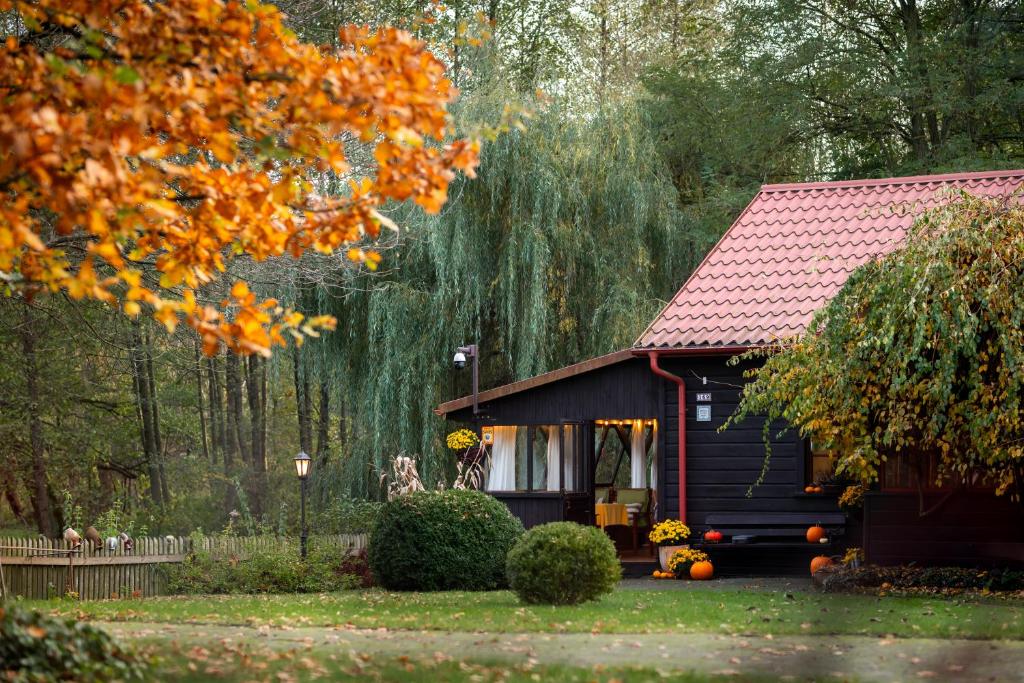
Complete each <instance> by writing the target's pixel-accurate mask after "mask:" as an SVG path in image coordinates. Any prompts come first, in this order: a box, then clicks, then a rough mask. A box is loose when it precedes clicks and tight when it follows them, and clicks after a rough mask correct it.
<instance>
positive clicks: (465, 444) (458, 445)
mask: <svg viewBox="0 0 1024 683" xmlns="http://www.w3.org/2000/svg"><path fill="white" fill-rule="evenodd" d="M447 443H448V448H450V449H452V450H453V451H464V450H466V449H468V448H472V447H473V446H476V445H477V444H478V443H480V439H479V438H477V435H476V434H475V433H474V432H472V431H470V430H468V429H458V430H456V431H454V432H452V433H451V434H449V435H448V439H447Z"/></svg>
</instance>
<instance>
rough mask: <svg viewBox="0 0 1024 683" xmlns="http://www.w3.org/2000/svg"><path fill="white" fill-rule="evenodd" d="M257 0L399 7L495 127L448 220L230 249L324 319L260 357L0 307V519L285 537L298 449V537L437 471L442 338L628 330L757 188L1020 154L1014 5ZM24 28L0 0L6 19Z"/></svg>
mask: <svg viewBox="0 0 1024 683" xmlns="http://www.w3.org/2000/svg"><path fill="white" fill-rule="evenodd" d="M276 4H278V5H279V6H280V7H281V8H282V9H283V10H284V11H285V12H286V13H287V15H288V17H289V21H290V24H291V26H292V28H293V29H294V30H295V31H296V33H297V34H298V35H299V36H300V37H302V38H303V39H305V40H308V41H310V42H315V43H318V44H323V43H331V42H333V41H335V40H337V28H338V27H339V26H341V25H344V24H349V23H356V24H369V25H384V24H389V25H398V26H402V27H405V28H408V29H409V30H411V31H413V32H414V33H415V34H416V35H418V36H419V37H421V38H423V39H425V40H427V41H428V42H429V43H430V44H431V45H432V46H433V48H434V50H435V53H436V54H437V55H439V56H440V57H442V58H443V59H444V60H445V62H446V63H447V64H448V66H449V73H450V77H451V78H452V80H454V81H455V83H456V84H457V85H458V87H459V88H460V89H461V93H462V94H461V96H460V98H459V100H458V101H457V103H456V106H455V107H454V110H453V115H454V118H455V122H456V124H457V127H458V128H459V130H460V131H462V132H471V131H474V130H477V129H478V128H480V127H482V126H490V125H493V124H494V123H495V122H498V121H513V122H516V125H512V126H510V127H509V130H508V131H507V132H505V133H503V134H501V135H499V136H498V137H497V138H496V139H493V140H491V141H489V142H486V143H485V145H484V147H483V149H482V152H481V163H480V167H479V170H478V178H477V179H475V180H465V179H459V180H458V181H456V183H455V184H454V185H453V187H452V190H451V192H450V200H449V202H448V203H447V204H446V205H445V207H444V209H443V210H442V212H441V213H440V214H438V215H433V216H428V215H425V214H423V213H422V212H420V211H418V210H416V209H413V208H411V207H407V206H394V207H390V209H389V211H388V212H387V213H388V215H389V217H390V218H391V219H392V220H394V221H395V222H396V223H397V224H398V225H399V226H400V227H401V229H400V231H399V232H397V233H393V234H390V235H388V236H387V237H386V238H384V239H383V240H382V241H381V242H380V243H379V244H378V248H379V249H380V251H381V254H382V256H383V261H382V263H381V267H380V268H379V269H377V270H376V271H375V272H370V271H367V270H366V269H365V268H362V267H359V266H357V265H355V264H352V263H348V262H345V260H344V259H338V258H329V257H324V256H316V255H312V254H309V255H306V256H304V257H303V258H302V259H301V260H298V261H296V260H292V259H287V258H282V259H275V260H271V261H267V262H263V263H254V262H251V261H245V260H241V259H236V260H235V261H233V262H232V266H231V268H232V269H234V271H235V272H234V274H235V275H238V276H242V277H245V278H246V280H247V281H248V282H249V283H250V284H251V285H252V286H253V287H254V289H255V290H256V291H257V293H258V294H259V295H264V296H273V297H276V298H278V299H280V300H282V301H283V302H285V303H288V304H290V305H294V306H296V307H298V308H299V309H300V310H303V311H305V312H308V313H310V314H324V313H326V314H331V315H334V316H335V317H336V318H337V319H338V329H337V330H336V331H334V332H329V333H326V334H324V335H323V336H322V337H320V338H317V339H311V340H309V341H308V342H307V343H306V344H305V345H303V346H302V347H301V348H290V349H287V350H283V351H279V352H277V353H275V355H274V356H273V358H272V359H270V360H265V359H263V358H261V357H258V356H250V357H247V358H241V357H238V356H234V355H232V354H223V353H222V354H221V355H219V356H216V357H213V358H206V357H204V356H203V355H202V354H201V353H200V346H199V342H198V340H197V338H196V337H195V334H194V332H192V331H191V330H188V329H184V328H179V330H178V331H177V332H176V333H174V334H173V335H167V334H166V333H165V332H164V331H163V329H162V328H159V327H158V326H157V325H156V324H155V323H153V322H152V321H149V320H144V319H140V320H134V321H133V320H130V319H128V318H126V317H125V316H123V315H122V314H120V313H118V312H117V311H115V310H113V309H110V308H108V307H106V306H104V305H103V304H100V303H96V302H83V301H71V300H69V299H68V298H66V297H62V296H56V295H55V296H51V297H41V298H37V299H35V300H33V301H32V303H31V305H26V304H25V302H24V300H22V299H14V298H4V299H0V358H2V362H0V489H2V490H0V495H2V500H3V502H2V503H0V527H6V528H7V529H8V530H10V529H19V530H21V531H22V532H23V533H36V532H42V533H46V534H49V535H53V534H55V533H56V532H57V531H58V530H59V529H61V528H63V527H64V526H65V525H73V526H76V527H79V528H80V527H81V526H82V525H84V524H95V523H96V521H97V520H101V519H102V520H104V521H105V526H117V527H120V528H123V529H125V530H128V531H129V532H131V531H134V532H135V533H139V532H142V531H145V532H149V533H190V532H192V531H195V530H197V529H202V530H205V531H208V532H209V531H218V530H222V529H224V528H226V527H229V528H231V529H233V530H236V531H238V532H241V533H254V532H258V531H280V532H288V531H290V530H294V528H295V526H296V523H297V510H298V505H297V503H298V486H297V483H296V482H295V475H294V470H293V468H292V464H291V459H292V458H293V457H294V456H295V454H296V453H297V452H298V451H299V450H303V451H306V452H308V453H309V454H310V455H312V456H313V458H314V465H313V476H312V480H311V484H312V493H313V495H312V500H311V506H312V511H313V513H314V530H315V531H322V532H331V531H346V530H348V527H349V526H351V525H352V524H358V519H359V514H358V513H359V510H360V509H361V506H362V505H363V503H362V502H361V501H372V500H378V499H380V498H381V497H382V495H383V493H384V490H383V487H382V485H381V483H380V473H381V471H382V470H383V469H385V468H386V467H387V463H388V462H389V460H390V458H391V457H392V456H394V455H397V454H399V453H405V454H411V455H415V456H416V457H417V459H418V461H419V466H420V472H421V474H422V475H423V476H424V478H425V479H426V480H427V481H428V482H429V483H431V484H433V483H435V482H437V481H438V480H443V479H447V480H449V481H450V480H451V478H452V475H453V467H454V463H453V460H452V456H451V453H450V452H449V451H447V449H446V448H445V446H444V438H443V437H444V434H445V428H446V425H445V424H444V422H443V421H442V420H441V419H440V418H438V417H437V416H435V415H434V414H433V412H432V410H433V408H434V407H435V406H436V405H437V404H438V403H440V402H442V401H444V400H447V399H450V398H453V397H455V396H459V395H463V394H465V393H468V391H469V376H468V375H469V373H465V372H464V373H458V372H457V371H455V370H454V369H453V368H452V367H451V362H450V361H451V356H452V353H453V351H454V349H455V347H456V346H459V345H462V344H466V343H479V344H480V346H481V352H482V355H481V385H482V386H484V387H487V386H494V385H497V384H502V383H505V382H509V381H513V380H516V379H522V378H525V377H528V376H530V375H534V374H536V373H539V372H543V371H546V370H550V369H553V368H556V367H560V366H563V365H566V364H569V363H572V362H575V361H579V360H583V359H585V358H588V357H591V356H595V355H598V354H601V353H606V352H609V351H612V350H616V349H619V348H623V347H626V346H629V345H630V344H631V343H632V342H633V340H634V339H635V337H636V336H637V335H638V334H639V332H640V331H642V329H643V327H644V325H646V323H647V322H649V320H650V318H651V317H652V316H653V315H654V314H655V313H656V312H657V311H658V309H659V308H660V307H661V306H662V305H663V304H664V302H665V300H666V299H668V298H669V297H671V295H672V294H673V293H674V291H675V290H676V289H677V287H678V286H679V284H680V283H681V282H682V281H683V280H684V279H685V277H686V276H687V275H688V274H689V273H690V272H691V271H692V270H693V268H694V267H695V266H696V265H697V263H699V261H700V259H701V258H702V257H703V255H704V254H705V253H706V252H707V250H708V249H710V247H711V246H712V245H713V244H714V243H715V241H716V240H717V239H718V237H719V236H720V235H721V233H722V232H723V231H724V230H725V229H726V228H727V227H728V226H729V224H730V223H731V221H732V220H733V219H734V218H735V217H736V216H737V215H738V214H739V212H740V211H742V209H743V207H744V206H745V205H746V203H747V202H748V201H749V200H750V198H751V197H753V195H754V194H755V192H756V191H757V189H758V188H759V187H760V185H761V184H762V183H771V182H797V181H808V180H832V179H843V178H862V177H882V176H891V175H904V174H916V173H937V172H944V171H968V170H979V169H994V168H1014V167H1015V168H1019V167H1020V166H1021V165H1022V157H1024V12H1022V9H1021V4H1020V3H1019V2H1016V1H1014V0H927V1H925V0H846V1H845V2H830V1H829V0H781V1H777V2H776V1H769V0H717V1H716V0H689V1H686V0H633V1H629V0H480V1H475V2H474V1H470V0H452V1H450V2H446V3H444V4H443V5H440V4H436V3H431V2H422V1H416V0H381V1H375V0H331V1H329V2H324V1H322V0H287V1H285V0H282V1H281V2H278V3H276ZM20 30H22V27H20V26H19V24H18V19H17V17H16V16H14V15H0V37H3V36H4V35H8V34H17V33H18V32H19V31H20ZM320 189H321V191H324V192H330V191H335V192H339V191H341V190H340V188H331V187H323V188H320ZM229 275H230V273H229ZM230 279H231V278H230V277H228V278H224V280H225V282H230ZM30 408H33V409H32V410H30ZM33 415H34V416H35V419H36V420H37V424H38V425H40V426H41V439H32V438H31V434H30V431H31V430H30V418H32V416H33ZM40 484H41V486H40ZM43 489H45V490H46V491H47V500H46V501H45V503H46V504H45V505H41V504H40V501H39V500H38V496H37V494H36V492H37V491H40V490H43ZM232 512H234V513H236V514H232Z"/></svg>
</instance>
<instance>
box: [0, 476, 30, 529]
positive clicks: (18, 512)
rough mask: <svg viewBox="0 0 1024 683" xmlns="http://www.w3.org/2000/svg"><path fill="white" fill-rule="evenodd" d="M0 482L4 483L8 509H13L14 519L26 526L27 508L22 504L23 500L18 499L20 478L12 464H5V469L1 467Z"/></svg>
mask: <svg viewBox="0 0 1024 683" xmlns="http://www.w3.org/2000/svg"><path fill="white" fill-rule="evenodd" d="M0 481H2V482H3V494H4V500H6V501H7V507H9V508H10V509H11V514H12V515H14V518H15V519H17V520H18V521H19V522H21V523H23V524H24V523H25V522H26V518H25V507H24V506H23V505H22V504H21V498H19V497H18V478H17V477H16V476H15V474H14V468H13V467H12V466H11V463H5V464H4V465H3V467H0Z"/></svg>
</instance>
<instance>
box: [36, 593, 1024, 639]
mask: <svg viewBox="0 0 1024 683" xmlns="http://www.w3.org/2000/svg"><path fill="white" fill-rule="evenodd" d="M27 606H29V607H34V608H36V609H42V610H48V611H51V612H54V613H58V614H62V615H66V616H74V617H78V618H81V619H89V620H99V621H143V622H158V623H192V624H224V625H250V626H261V625H269V626H348V627H355V628H386V629H391V630H403V629H404V630H436V631H465V632H488V633H523V632H533V633H535V632H549V633H688V632H693V633H696V632H703V633H725V634H751V635H758V634H775V635H785V634H803V635H891V636H896V637H932V638H978V639H1008V640H1024V603H1021V602H1009V601H979V600H972V599H968V598H957V599H948V598H947V599H940V598H933V597H876V596H868V595H822V594H817V593H803V592H794V593H782V592H752V591H743V590H716V591H660V590H623V589H620V590H617V591H615V592H614V593H612V594H611V595H609V596H606V597H605V598H604V599H602V600H601V601H599V602H592V603H587V604H584V605H580V606H575V607H548V606H536V605H522V604H520V603H519V602H518V601H517V599H516V598H515V596H514V595H513V594H512V593H509V592H505V591H495V592H487V593H462V592H450V593H388V592H385V591H381V590H367V591H346V592H342V593H331V594H325V595H258V596H253V595H232V596H197V597H193V596H189V597H164V598H149V599H142V600H104V601H94V602H82V603H77V602H66V601H29V602H28V603H27Z"/></svg>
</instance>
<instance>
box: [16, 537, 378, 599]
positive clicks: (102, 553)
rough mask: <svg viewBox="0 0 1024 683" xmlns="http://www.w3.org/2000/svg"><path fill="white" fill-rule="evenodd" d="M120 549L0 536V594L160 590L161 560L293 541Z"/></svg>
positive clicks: (163, 583) (352, 548)
mask: <svg viewBox="0 0 1024 683" xmlns="http://www.w3.org/2000/svg"><path fill="white" fill-rule="evenodd" d="M133 542H134V547H133V548H132V550H131V551H130V552H126V551H125V549H124V547H122V546H120V545H119V546H118V548H117V550H114V551H113V552H110V551H108V550H107V549H106V548H99V549H96V550H92V549H91V548H90V547H88V543H86V542H84V541H83V543H82V546H81V547H80V548H78V549H72V548H71V547H70V546H68V544H67V543H66V542H65V541H64V540H63V539H59V540H51V539H46V538H2V537H0V596H3V597H15V596H20V597H23V598H28V599H47V598H55V597H61V596H64V595H67V594H68V593H74V594H77V595H78V597H79V598H80V599H82V600H102V599H106V598H131V597H136V598H138V597H149V596H154V595H164V594H166V592H167V577H166V571H165V569H166V565H169V564H175V563H181V562H182V561H184V559H185V556H186V555H188V554H189V553H190V552H193V551H200V550H204V551H208V552H211V553H213V554H215V555H218V556H222V557H238V558H244V557H245V556H247V555H249V554H251V553H254V552H255V553H258V552H260V551H263V550H269V549H272V548H273V549H278V548H280V546H281V545H282V544H288V545H289V546H290V547H294V548H295V549H296V550H295V552H298V541H297V539H294V538H282V537H278V536H251V537H216V538H202V539H199V540H198V541H196V540H194V539H191V538H183V537H171V536H167V537H164V538H136V539H133ZM309 542H310V545H311V546H313V545H321V546H322V545H324V544H334V545H337V546H340V547H345V548H347V549H348V550H349V552H358V551H359V550H361V549H363V548H365V547H366V536H365V535H351V536H349V535H345V536H342V535H337V536H314V537H310V539H309Z"/></svg>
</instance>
